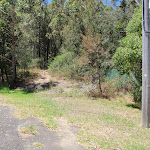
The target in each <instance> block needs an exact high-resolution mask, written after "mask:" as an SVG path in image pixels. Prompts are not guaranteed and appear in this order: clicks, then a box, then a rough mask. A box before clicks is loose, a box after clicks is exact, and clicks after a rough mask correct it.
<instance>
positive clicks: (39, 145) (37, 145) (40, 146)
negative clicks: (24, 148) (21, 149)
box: [33, 142, 44, 149]
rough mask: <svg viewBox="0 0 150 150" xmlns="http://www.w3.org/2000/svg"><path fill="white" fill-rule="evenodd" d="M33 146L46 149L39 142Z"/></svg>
mask: <svg viewBox="0 0 150 150" xmlns="http://www.w3.org/2000/svg"><path fill="white" fill-rule="evenodd" d="M33 146H35V147H36V148H38V149H42V148H43V147H44V145H43V144H41V143H39V142H35V143H33Z"/></svg>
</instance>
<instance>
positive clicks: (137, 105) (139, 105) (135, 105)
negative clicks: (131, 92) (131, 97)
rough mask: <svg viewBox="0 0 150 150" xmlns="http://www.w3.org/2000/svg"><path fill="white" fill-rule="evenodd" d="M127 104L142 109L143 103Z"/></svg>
mask: <svg viewBox="0 0 150 150" xmlns="http://www.w3.org/2000/svg"><path fill="white" fill-rule="evenodd" d="M126 106H127V107H131V108H135V109H140V110H141V104H140V103H137V104H127V105H126Z"/></svg>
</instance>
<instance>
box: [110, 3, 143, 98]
mask: <svg viewBox="0 0 150 150" xmlns="http://www.w3.org/2000/svg"><path fill="white" fill-rule="evenodd" d="M126 32H127V35H126V37H124V38H123V39H121V40H120V47H119V48H118V49H117V50H116V53H115V55H114V56H113V60H114V62H115V65H116V67H117V69H118V70H119V71H120V73H121V74H128V75H129V76H131V77H132V78H133V85H134V97H135V100H141V85H142V7H141V6H140V7H138V8H137V9H135V13H134V15H133V17H132V20H131V21H130V22H129V24H128V26H127V28H126Z"/></svg>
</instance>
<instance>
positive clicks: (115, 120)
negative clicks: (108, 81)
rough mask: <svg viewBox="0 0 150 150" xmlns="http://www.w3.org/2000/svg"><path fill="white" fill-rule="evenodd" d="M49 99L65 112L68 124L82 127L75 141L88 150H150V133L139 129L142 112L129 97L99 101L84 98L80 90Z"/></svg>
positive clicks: (149, 130) (147, 130)
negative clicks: (91, 149)
mask: <svg viewBox="0 0 150 150" xmlns="http://www.w3.org/2000/svg"><path fill="white" fill-rule="evenodd" d="M72 90H73V91H71V92H70V93H65V92H64V93H62V94H57V95H56V94H55V95H54V94H53V95H46V96H47V97H48V96H51V97H52V98H53V99H55V100H56V101H57V102H58V103H59V104H60V105H61V106H63V107H65V108H66V111H67V115H66V117H67V118H68V119H69V122H70V123H73V124H76V125H78V126H80V127H81V129H80V131H79V132H78V133H77V135H78V141H79V142H80V143H82V144H84V145H85V146H86V147H87V148H97V149H104V150H111V149H119V150H120V149H121V150H128V149H129V150H147V149H150V142H149V141H150V129H146V128H143V127H142V126H141V110H140V109H137V108H133V107H131V106H132V105H133V106H134V103H133V102H132V97H131V96H130V95H125V96H122V97H119V98H116V99H112V100H107V99H98V98H94V99H93V98H89V97H86V96H83V95H82V94H81V93H80V89H78V90H75V89H72Z"/></svg>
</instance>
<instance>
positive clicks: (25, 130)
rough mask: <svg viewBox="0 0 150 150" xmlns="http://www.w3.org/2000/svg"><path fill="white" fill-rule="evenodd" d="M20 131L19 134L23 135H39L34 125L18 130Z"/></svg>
mask: <svg viewBox="0 0 150 150" xmlns="http://www.w3.org/2000/svg"><path fill="white" fill-rule="evenodd" d="M18 130H19V133H20V134H21V135H29V136H31V135H37V134H38V129H37V127H36V126H34V125H31V126H29V127H21V128H19V129H18Z"/></svg>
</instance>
